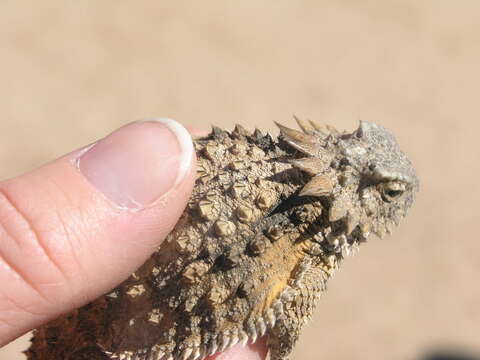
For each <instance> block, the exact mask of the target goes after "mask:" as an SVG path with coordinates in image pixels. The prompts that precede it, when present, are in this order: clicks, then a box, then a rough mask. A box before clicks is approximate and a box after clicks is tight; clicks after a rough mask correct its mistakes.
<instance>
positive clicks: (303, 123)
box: [293, 115, 315, 135]
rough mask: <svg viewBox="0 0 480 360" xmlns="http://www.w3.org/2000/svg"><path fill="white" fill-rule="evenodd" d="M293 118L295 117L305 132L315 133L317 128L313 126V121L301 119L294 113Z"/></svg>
mask: <svg viewBox="0 0 480 360" xmlns="http://www.w3.org/2000/svg"><path fill="white" fill-rule="evenodd" d="M293 118H294V119H295V121H296V122H297V124H298V126H300V129H302V130H303V132H304V133H305V134H310V135H311V134H314V133H315V128H314V127H313V126H312V124H311V123H309V122H308V121H305V120H302V119H299V118H298V117H296V116H295V115H293Z"/></svg>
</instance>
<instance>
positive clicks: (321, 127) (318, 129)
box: [308, 120, 328, 136]
mask: <svg viewBox="0 0 480 360" xmlns="http://www.w3.org/2000/svg"><path fill="white" fill-rule="evenodd" d="M308 122H309V123H310V124H311V125H312V127H313V128H314V129H315V130H316V132H317V133H318V134H320V135H323V136H327V135H328V130H326V128H325V126H324V125H321V124H320V123H318V122H316V121H313V120H309V121H308Z"/></svg>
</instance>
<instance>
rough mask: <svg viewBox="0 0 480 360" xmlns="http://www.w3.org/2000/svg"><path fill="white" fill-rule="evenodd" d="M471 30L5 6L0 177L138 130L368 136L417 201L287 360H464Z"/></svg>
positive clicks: (474, 123) (475, 87)
mask: <svg viewBox="0 0 480 360" xmlns="http://www.w3.org/2000/svg"><path fill="white" fill-rule="evenodd" d="M479 19H480V3H479V2H478V1H456V2H454V1H441V0H435V1H381V0H378V1H356V0H350V1H349V0H342V1H293V0H292V1H287V0H271V1H250V0H247V1H246V0H243V1H228V0H216V1H175V2H173V1H172V2H162V1H138V0H137V1H113V0H112V1H107V0H104V1H94V0H91V1H85V0H84V1H52V0H48V1H47V0H44V1H16V0H14V1H6V0H3V1H2V2H1V3H0V62H1V66H0V79H1V83H0V143H1V148H0V176H1V177H2V178H6V177H10V176H14V175H16V174H19V173H21V172H23V171H27V170H28V169H30V168H32V167H34V166H38V165H40V164H41V163H43V162H45V161H48V160H50V159H53V158H55V157H57V156H60V155H61V154H63V153H65V152H68V151H70V150H72V149H75V148H78V147H79V146H82V145H84V144H86V143H89V142H92V141H94V140H95V139H97V138H98V137H101V136H104V135H105V134H107V133H108V132H109V131H111V130H113V129H114V128H116V127H118V126H120V125H122V124H125V123H127V122H129V121H132V120H136V119H140V118H142V117H149V116H170V117H173V118H175V119H178V120H179V121H182V122H183V123H186V124H191V125H198V126H207V125H208V124H210V123H214V124H217V125H221V126H224V127H227V128H231V127H232V126H233V125H234V124H235V123H236V122H238V123H242V124H244V125H245V126H247V127H250V128H253V127H255V126H259V127H260V128H262V129H271V130H273V126H272V124H273V121H274V120H276V121H281V122H285V123H287V124H290V125H293V120H292V119H291V115H292V114H293V113H295V114H297V115H298V116H300V117H310V118H312V119H316V120H319V121H322V122H323V121H325V122H328V123H331V124H335V125H336V126H338V127H339V128H342V129H349V130H353V129H354V128H355V127H356V125H357V122H358V120H359V119H364V120H369V121H374V122H378V123H381V124H383V125H384V126H386V127H388V128H390V129H391V130H392V131H393V132H394V133H395V134H396V135H397V138H398V140H399V142H400V143H401V146H402V148H404V149H405V150H406V152H407V153H408V154H409V155H410V157H411V158H412V160H413V163H414V164H415V166H416V168H417V169H418V173H419V176H420V178H421V192H420V193H419V197H418V201H417V203H416V204H415V206H414V208H413V210H412V212H411V215H410V217H409V218H408V219H406V221H404V223H403V224H402V226H401V227H400V229H399V230H398V231H396V233H395V235H394V236H392V237H391V238H390V239H388V240H384V241H380V240H377V239H374V240H373V241H371V242H369V243H368V244H367V245H365V246H364V247H363V249H362V251H361V252H360V254H359V255H357V256H356V257H353V258H351V259H350V260H349V261H347V262H346V263H345V266H344V267H343V269H342V270H341V271H340V272H339V273H338V275H337V276H336V278H335V279H334V281H332V282H331V285H330V290H329V292H328V294H327V295H326V296H325V297H324V298H323V301H321V306H319V308H318V310H317V312H316V316H315V319H314V321H313V322H312V323H311V324H310V325H309V326H308V327H307V329H306V331H305V334H304V336H303V337H302V339H301V341H300V343H299V344H298V346H297V348H296V351H295V354H294V359H296V360H299V359H305V360H308V359H337V360H344V359H345V360H346V359H422V358H423V356H424V354H425V353H426V352H428V351H430V350H431V349H434V348H438V347H441V348H443V347H450V346H451V347H453V348H464V349H466V350H471V351H474V352H475V351H477V352H480V334H479V332H480V285H479V281H478V275H479V274H480V243H479V239H478V230H477V229H478V225H479V222H480V221H479V219H480V217H479V214H478V213H479V208H480V204H479V200H480V199H479V184H478V183H479V175H480V165H479V164H480V162H479V161H478V155H479V153H480V150H479V142H480V139H479V136H480V135H479V131H480V125H479V111H480V99H479V86H480V85H479V84H480V69H479V61H480V22H479ZM2 286H8V284H3V285H2ZM26 346H27V345H26V340H24V339H23V340H20V341H18V342H16V343H13V344H11V345H9V346H7V347H5V348H4V349H3V350H0V358H1V359H8V360H14V359H22V358H23V357H22V355H20V349H24V348H25V347H26Z"/></svg>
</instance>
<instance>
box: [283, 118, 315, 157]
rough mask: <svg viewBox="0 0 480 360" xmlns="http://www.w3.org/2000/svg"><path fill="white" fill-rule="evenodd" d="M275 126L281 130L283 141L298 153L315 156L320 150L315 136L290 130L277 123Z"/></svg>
mask: <svg viewBox="0 0 480 360" xmlns="http://www.w3.org/2000/svg"><path fill="white" fill-rule="evenodd" d="M275 124H276V125H277V126H278V128H279V129H280V133H281V134H282V137H283V139H284V140H285V141H286V142H287V143H288V144H290V145H291V146H292V147H293V148H295V149H297V150H298V151H300V152H303V153H304V154H307V155H311V156H313V155H316V154H317V153H318V151H319V150H320V144H319V143H318V140H317V138H316V137H315V136H313V135H310V134H304V133H303V132H300V131H298V130H294V129H290V128H288V127H286V126H283V125H281V124H279V123H277V122H275Z"/></svg>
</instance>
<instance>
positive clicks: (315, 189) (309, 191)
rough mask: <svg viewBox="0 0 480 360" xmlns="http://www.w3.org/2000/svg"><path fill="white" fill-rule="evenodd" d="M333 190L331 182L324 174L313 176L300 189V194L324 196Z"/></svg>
mask: <svg viewBox="0 0 480 360" xmlns="http://www.w3.org/2000/svg"><path fill="white" fill-rule="evenodd" d="M332 191H333V184H332V181H331V180H330V178H328V177H327V176H325V175H317V176H315V177H313V178H312V179H311V180H310V181H309V182H308V183H307V184H306V185H305V186H304V187H303V189H302V191H300V194H299V195H300V196H326V195H329V194H331V193H332Z"/></svg>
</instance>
